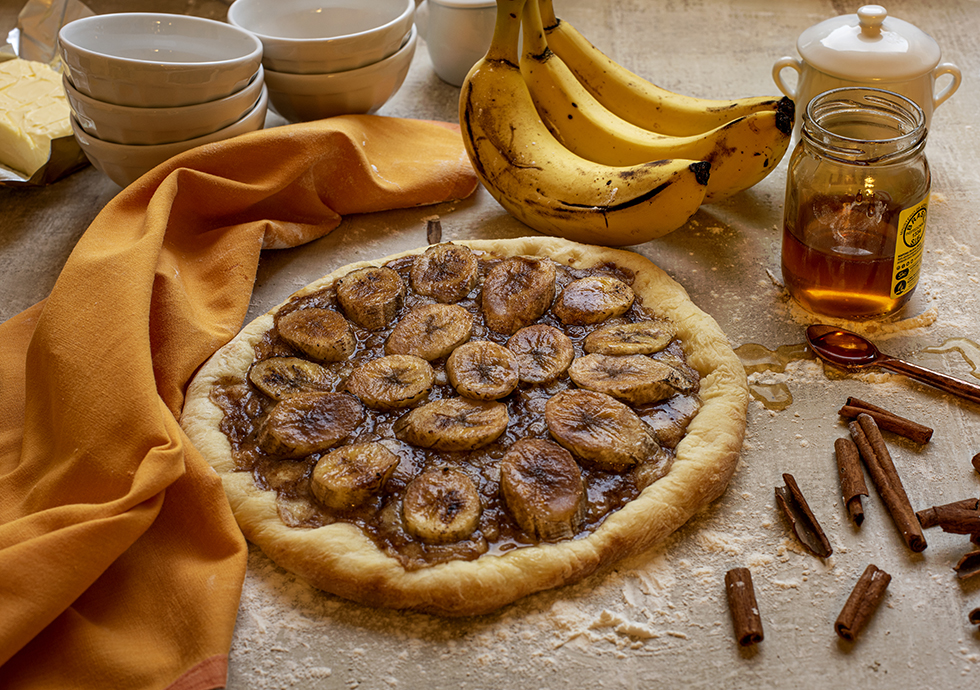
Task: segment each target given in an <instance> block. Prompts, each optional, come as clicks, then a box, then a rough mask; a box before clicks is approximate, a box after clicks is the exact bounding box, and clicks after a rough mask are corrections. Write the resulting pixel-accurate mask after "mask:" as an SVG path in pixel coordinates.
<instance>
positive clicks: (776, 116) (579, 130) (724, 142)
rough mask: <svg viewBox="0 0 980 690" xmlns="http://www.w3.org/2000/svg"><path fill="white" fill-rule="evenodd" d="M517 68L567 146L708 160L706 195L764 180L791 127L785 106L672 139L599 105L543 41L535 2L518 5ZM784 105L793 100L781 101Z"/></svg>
mask: <svg viewBox="0 0 980 690" xmlns="http://www.w3.org/2000/svg"><path fill="white" fill-rule="evenodd" d="M523 26H524V52H523V54H522V55H521V72H522V73H523V74H524V79H525V81H526V82H527V85H528V90H529V91H530V93H531V98H532V99H533V100H534V105H535V106H536V107H537V110H538V114H539V115H540V116H541V120H542V121H543V122H544V123H545V125H546V126H547V127H548V129H549V130H550V131H551V133H552V134H554V135H555V137H556V138H557V139H558V140H559V141H560V142H562V143H563V144H564V145H565V147H566V148H568V149H569V150H570V151H572V152H573V153H577V154H578V155H580V156H582V157H583V158H587V159H588V160H591V161H595V162H596V163H603V164H605V165H636V164H638V163H642V162H644V161H651V160H659V159H661V158H684V159H693V160H705V161H708V162H710V163H711V178H710V179H709V180H708V191H707V194H706V195H705V199H706V200H707V201H717V200H719V199H724V198H726V197H729V196H732V195H733V194H736V193H738V192H741V191H742V190H745V189H748V188H749V187H751V186H752V185H754V184H756V183H757V182H759V181H760V180H762V179H763V178H764V177H765V176H766V175H768V174H769V173H770V172H772V171H773V170H774V169H775V168H776V165H777V164H778V163H779V161H780V160H782V158H783V155H785V153H786V149H787V148H788V147H789V142H790V137H791V135H792V133H793V116H792V113H791V112H790V113H789V114H787V113H786V112H785V109H778V110H765V111H761V112H756V113H752V114H751V115H746V116H743V117H739V118H737V119H735V120H733V121H731V122H728V123H727V124H723V125H721V126H719V127H716V128H715V129H711V130H708V131H707V132H705V133H702V134H694V135H690V136H684V137H675V136H669V135H665V134H659V133H655V132H651V131H649V130H646V129H643V128H641V127H637V126H636V125H634V124H633V123H631V122H627V121H626V120H624V119H623V118H621V117H619V116H618V115H616V114H615V113H614V112H612V111H611V110H609V109H608V108H606V107H605V106H604V105H602V104H601V103H600V102H599V101H598V100H596V98H595V97H594V96H593V95H592V94H591V93H589V91H588V90H587V89H586V88H585V87H584V86H583V85H582V84H581V83H580V82H579V81H578V79H577V78H576V77H575V75H574V74H572V72H571V70H570V69H568V66H567V65H565V64H564V62H562V60H561V58H559V57H558V56H557V55H555V53H554V52H552V51H551V50H550V49H549V47H548V42H547V39H546V37H545V32H544V26H543V25H542V22H541V14H540V12H539V11H538V0H528V2H527V4H526V5H525V6H524V24H523ZM787 103H790V107H792V102H791V101H789V100H788V99H787Z"/></svg>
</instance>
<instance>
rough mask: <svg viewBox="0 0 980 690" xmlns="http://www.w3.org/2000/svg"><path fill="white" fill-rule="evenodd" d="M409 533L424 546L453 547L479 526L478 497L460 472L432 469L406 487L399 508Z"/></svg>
mask: <svg viewBox="0 0 980 690" xmlns="http://www.w3.org/2000/svg"><path fill="white" fill-rule="evenodd" d="M402 512H403V517H404V519H405V528H406V529H407V530H408V533H409V534H411V535H412V536H414V537H415V538H416V539H419V540H421V541H423V542H425V543H427V544H453V543H455V542H458V541H462V540H463V539H466V538H467V537H469V536H470V535H472V534H473V532H475V531H476V528H477V527H478V526H479V524H480V514H481V513H482V512H483V507H482V506H481V505H480V493H479V491H477V488H476V483H475V482H474V481H473V480H472V479H470V478H469V477H468V476H467V475H466V474H464V473H463V472H461V471H460V470H456V469H453V468H451V467H435V468H432V469H429V470H426V471H425V472H423V473H422V474H420V475H419V476H417V477H415V478H414V479H413V480H412V481H410V482H409V483H408V486H407V487H406V488H405V499H404V502H403V504H402Z"/></svg>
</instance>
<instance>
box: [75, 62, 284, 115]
mask: <svg viewBox="0 0 980 690" xmlns="http://www.w3.org/2000/svg"><path fill="white" fill-rule="evenodd" d="M61 83H62V85H63V87H64V89H65V93H66V94H68V95H69V96H70V97H71V98H75V99H77V100H79V101H81V102H82V103H85V104H86V105H91V106H93V107H95V108H101V107H102V106H108V107H107V108H106V109H105V110H107V111H112V112H113V113H115V114H118V115H134V116H143V115H150V114H152V115H154V116H165V115H166V114H167V113H173V114H174V115H179V116H181V117H183V116H186V115H187V114H193V113H194V112H195V111H200V112H207V111H209V110H213V109H216V108H219V107H220V106H222V105H224V104H226V103H228V102H229V101H232V100H236V99H238V98H242V99H244V98H249V96H248V93H249V92H250V91H254V92H255V96H254V98H251V101H252V104H253V105H254V104H255V103H257V102H258V100H259V98H260V97H261V94H262V87H263V86H264V85H265V68H264V67H263V66H262V65H259V68H258V69H257V70H256V71H255V74H253V75H252V78H251V79H249V80H248V84H246V85H245V86H243V87H242V88H240V89H239V90H238V91H234V92H232V93H230V94H228V95H227V96H222V97H221V98H216V99H215V100H213V101H202V102H200V103H189V104H187V105H157V106H152V105H148V106H140V105H120V104H118V103H111V102H109V101H103V100H99V99H98V98H94V97H93V96H89V95H88V94H87V93H83V92H82V91H79V90H78V87H77V86H75V85H74V84H73V83H72V81H71V78H70V77H69V75H68V73H67V72H65V73H64V74H62V75H61ZM165 111H166V112H165ZM250 111H251V108H249V110H248V111H246V112H250ZM243 114H244V113H243Z"/></svg>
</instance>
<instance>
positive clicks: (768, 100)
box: [541, 0, 793, 136]
mask: <svg viewBox="0 0 980 690" xmlns="http://www.w3.org/2000/svg"><path fill="white" fill-rule="evenodd" d="M541 19H542V20H543V22H544V27H545V35H546V36H547V38H548V45H550V46H551V49H552V50H553V51H554V52H555V54H556V55H558V56H559V57H560V58H561V59H562V60H563V61H564V62H565V64H566V65H568V68H569V69H570V70H571V71H572V72H573V73H574V74H575V76H576V77H577V78H578V80H579V81H580V82H581V83H582V84H583V85H584V86H585V88H586V89H588V90H589V92H590V93H591V94H592V95H593V96H595V97H596V99H597V100H598V101H599V102H600V103H602V104H603V105H604V106H606V107H607V108H608V109H609V110H611V111H613V112H614V113H616V114H617V115H619V116H620V117H621V118H623V119H624V120H627V121H628V122H632V123H633V124H634V125H637V126H638V127H643V128H644V129H648V130H650V131H653V132H659V133H661V134H670V135H674V136H687V135H691V134H700V133H702V132H706V131H708V130H710V129H714V128H716V127H720V126H721V125H724V124H726V123H728V122H731V121H732V120H734V119H736V118H739V117H744V116H746V115H751V114H752V113H755V112H759V111H763V110H777V109H779V108H782V109H783V110H784V111H788V112H789V114H790V115H792V113H793V110H792V108H793V103H792V101H790V100H789V99H777V98H775V97H766V96H755V97H750V98H739V99H735V100H711V99H704V98H694V97H693V96H685V95H682V94H678V93H674V92H672V91H668V90H666V89H664V88H661V87H659V86H657V85H656V84H652V83H651V82H649V81H647V80H646V79H643V78H642V77H639V76H637V75H636V74H634V73H632V72H630V71H629V70H627V69H626V68H625V67H623V66H622V65H620V64H619V63H617V62H615V61H614V60H612V59H611V58H609V57H608V56H607V55H605V54H603V53H602V52H601V51H599V49H598V48H596V47H595V46H594V45H592V44H591V43H590V42H589V40H588V39H586V38H585V37H584V36H582V34H581V33H579V32H578V31H577V30H576V29H575V28H574V27H573V26H572V25H571V24H569V23H568V22H567V21H565V20H563V19H557V18H556V17H555V10H554V4H553V0H541ZM777 104H778V107H777Z"/></svg>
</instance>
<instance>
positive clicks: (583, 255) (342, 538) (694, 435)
mask: <svg viewBox="0 0 980 690" xmlns="http://www.w3.org/2000/svg"><path fill="white" fill-rule="evenodd" d="M456 243H457V244H464V245H467V246H469V247H470V248H471V249H473V250H476V251H486V252H490V253H494V254H498V255H501V256H515V255H521V254H526V255H536V256H546V257H550V258H552V259H554V260H555V261H557V262H558V263H562V264H566V265H568V266H572V267H583V268H584V267H588V266H593V265H595V264H598V263H603V262H607V261H612V262H615V263H616V264H617V265H618V266H621V267H623V268H627V269H630V270H632V271H633V272H634V273H635V281H634V284H633V289H634V291H635V292H636V293H637V294H639V295H640V296H641V297H642V298H643V304H644V306H645V307H647V308H648V309H651V310H652V311H653V312H655V313H656V314H658V315H662V316H665V317H667V318H669V319H671V320H672V321H673V322H674V323H675V324H676V326H677V328H678V336H679V337H680V339H681V341H682V344H683V348H684V350H685V354H686V356H687V358H688V362H689V363H690V364H691V365H692V366H694V368H695V369H697V370H698V371H699V372H700V374H701V391H700V397H701V402H702V407H701V409H700V411H699V412H698V414H697V416H696V417H695V418H694V419H693V420H692V422H691V424H690V425H689V427H688V429H687V433H686V435H685V436H684V438H683V440H682V441H681V443H680V444H679V445H678V447H677V457H676V459H675V461H674V464H673V466H672V467H671V470H670V472H668V474H667V475H666V476H665V477H663V478H662V479H660V480H659V481H657V482H655V483H654V484H652V485H651V486H649V487H647V488H646V489H645V490H644V491H643V492H642V493H641V494H640V495H639V496H638V497H637V498H636V499H634V500H633V501H631V502H630V503H628V504H627V505H626V506H624V507H623V508H621V509H620V510H619V511H617V512H615V513H613V514H611V515H609V516H608V517H607V518H606V520H605V521H604V522H603V523H602V525H600V527H599V528H598V529H597V530H596V531H595V532H593V533H592V534H590V535H588V536H586V537H583V538H578V539H572V540H567V541H563V542H559V543H556V544H540V545H536V546H531V547H524V548H519V549H513V550H511V551H508V552H507V553H505V554H503V555H499V556H498V555H484V556H482V557H480V558H478V559H476V560H473V561H462V560H459V561H451V562H448V563H443V564H439V565H435V566H431V567H427V568H422V569H420V570H414V571H407V570H405V569H404V568H403V567H402V566H401V564H400V563H399V562H398V561H397V560H396V559H394V558H392V557H390V556H387V555H386V554H385V553H384V552H383V551H381V550H380V549H378V548H377V547H376V546H375V544H374V543H373V542H372V541H371V540H370V539H369V538H368V537H367V536H366V535H364V534H363V532H361V530H360V529H359V528H357V527H355V526H353V525H350V524H347V523H334V524H332V525H327V526H324V527H320V528H315V529H299V528H291V527H288V526H286V525H285V524H284V523H283V522H282V520H281V519H280V517H279V513H278V510H277V507H276V497H275V493H274V492H271V491H263V490H260V489H258V488H257V487H256V486H255V484H254V483H253V481H252V476H251V474H250V473H247V472H236V471H235V469H234V462H233V459H232V455H231V445H230V443H229V441H228V439H227V437H226V436H225V435H224V434H223V433H222V432H221V431H220V429H219V424H220V422H221V418H222V411H221V409H220V408H219V407H218V406H217V405H215V404H214V403H212V402H211V400H210V399H209V397H208V393H209V391H210V389H211V387H212V386H213V384H214V383H215V382H217V381H218V380H221V379H225V378H227V377H229V376H231V377H236V378H238V379H239V380H244V377H245V375H246V374H247V372H248V368H249V365H250V364H251V362H252V358H253V345H254V343H256V342H257V341H258V340H259V339H261V337H262V335H263V334H264V333H265V331H267V330H268V329H269V328H271V327H272V323H273V320H272V314H273V313H274V312H275V311H276V310H277V309H278V308H279V306H282V305H279V306H277V307H275V308H273V309H272V310H270V311H269V312H268V313H266V314H264V315H263V316H260V317H258V318H256V319H255V320H254V321H252V322H251V323H249V324H248V325H247V326H246V327H245V328H244V329H243V330H242V331H241V332H240V333H239V334H238V335H237V336H236V337H235V338H234V339H232V341H230V342H229V343H228V344H227V345H226V346H224V347H223V348H221V349H220V350H219V351H218V352H216V353H215V354H214V356H212V358H211V359H210V360H208V362H206V363H205V365H204V366H203V367H202V368H201V370H200V371H199V372H198V374H197V375H196V377H195V378H194V379H193V380H192V382H191V384H190V386H189V387H188V391H187V396H186V402H185V406H184V411H183V414H182V417H181V425H182V427H183V428H184V430H185V432H186V434H187V435H188V437H189V439H190V440H191V442H192V443H193V444H194V446H195V447H196V448H197V450H198V451H199V452H200V453H201V454H202V455H203V456H204V458H205V459H206V460H207V461H208V462H209V463H210V464H211V466H212V467H213V468H214V469H215V471H216V472H217V473H218V475H219V476H220V477H221V480H222V483H223V486H224V489H225V493H226V494H227V496H228V499H229V502H230V504H231V507H232V510H233V512H234V514H235V517H236V519H237V520H238V523H239V526H240V527H241V529H242V532H243V534H244V535H245V537H246V538H247V539H248V540H249V541H251V542H253V543H254V544H256V545H257V546H259V548H261V549H262V551H263V552H264V553H265V554H266V555H267V556H268V557H269V558H270V559H271V560H272V561H273V562H275V563H276V564H277V565H279V566H280V567H282V568H284V569H286V570H288V571H290V572H293V573H295V574H296V575H298V576H300V577H301V578H303V579H305V580H307V581H308V582H310V583H311V584H312V585H313V586H315V587H317V588H319V589H322V590H324V591H327V592H330V593H332V594H336V595H338V596H341V597H344V598H348V599H351V600H354V601H357V602H359V603H362V604H366V605H369V606H375V607H387V608H396V609H413V610H417V611H423V612H428V613H435V614H439V615H451V616H457V615H478V614H485V613H489V612H492V611H495V610H496V609H499V608H500V607H502V606H505V605H507V604H509V603H512V602H514V601H516V600H518V599H521V598H523V597H525V596H527V595H529V594H532V593H534V592H539V591H543V590H546V589H551V588H554V587H557V586H560V585H563V584H569V583H571V582H574V581H577V580H580V579H581V578H583V577H585V576H587V575H589V574H591V573H593V572H596V571H597V570H599V569H600V568H602V567H603V566H608V565H611V564H612V563H614V562H616V561H618V560H620V559H621V558H623V557H625V556H628V555H631V554H634V553H637V552H639V551H641V550H643V549H646V548H649V547H650V546H652V545H653V544H655V543H657V542H659V541H661V540H662V539H664V538H665V537H667V536H668V535H670V534H671V533H672V532H674V531H675V530H677V529H678V528H679V527H681V526H682V525H683V524H684V523H685V522H687V520H688V519H690V518H691V516H693V515H694V514H695V513H696V512H697V511H698V510H700V509H701V508H702V507H704V506H705V505H707V504H709V503H710V502H712V501H714V500H715V499H716V498H718V497H719V496H720V495H721V494H722V493H724V491H725V488H726V487H727V485H728V482H729V480H730V479H731V476H732V473H733V472H734V470H735V466H736V464H737V462H738V457H739V454H740V450H741V447H742V441H743V438H744V433H745V426H746V413H747V406H748V388H747V385H746V378H745V370H744V368H743V366H742V364H741V362H740V361H739V360H738V357H737V356H736V355H735V353H734V352H733V351H732V348H731V346H730V345H729V343H728V339H727V336H725V334H724V333H723V332H722V330H721V328H720V327H719V326H718V324H717V323H716V322H715V320H714V319H713V318H712V317H710V316H709V315H708V314H706V313H704V312H703V311H701V310H700V309H699V308H698V307H697V306H696V305H694V303H693V302H692V301H691V300H690V298H689V296H688V294H687V292H686V290H684V288H683V287H682V286H681V285H680V284H678V283H677V282H676V281H674V280H673V279H672V278H670V277H669V276H668V275H667V274H666V273H665V272H664V271H663V270H661V269H660V268H659V267H657V266H656V265H655V264H653V263H652V262H651V261H649V260H648V259H646V258H645V257H643V256H641V255H639V254H636V253H633V252H628V251H624V250H618V249H610V248H606V247H597V246H591V245H583V244H577V243H574V242H570V241H567V240H562V239H558V238H550V237H527V238H518V239H513V240H478V241H459V242H456ZM424 250H425V247H420V248H418V249H415V250H410V251H406V252H402V253H399V254H395V255H392V256H388V257H384V258H382V259H378V260H375V261H365V262H358V263H354V264H348V265H346V266H344V267H342V268H340V269H338V270H337V271H334V272H332V273H330V274H328V275H326V276H324V277H323V278H320V279H319V280H317V281H314V282H313V283H310V284H309V285H307V286H306V287H304V288H302V289H301V290H299V291H298V292H296V293H294V294H293V295H291V296H290V299H292V298H294V297H297V296H301V295H305V294H309V293H311V292H314V291H316V290H318V289H320V288H321V287H323V286H325V285H329V284H330V283H332V282H333V281H334V280H336V279H337V278H339V277H340V276H342V275H344V274H345V273H347V272H348V271H350V270H353V269H355V268H358V267H360V266H368V265H381V264H383V263H387V262H388V261H391V260H393V259H395V258H398V257H401V256H405V255H409V254H418V253H421V252H422V251H424ZM284 303H285V302H284Z"/></svg>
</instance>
